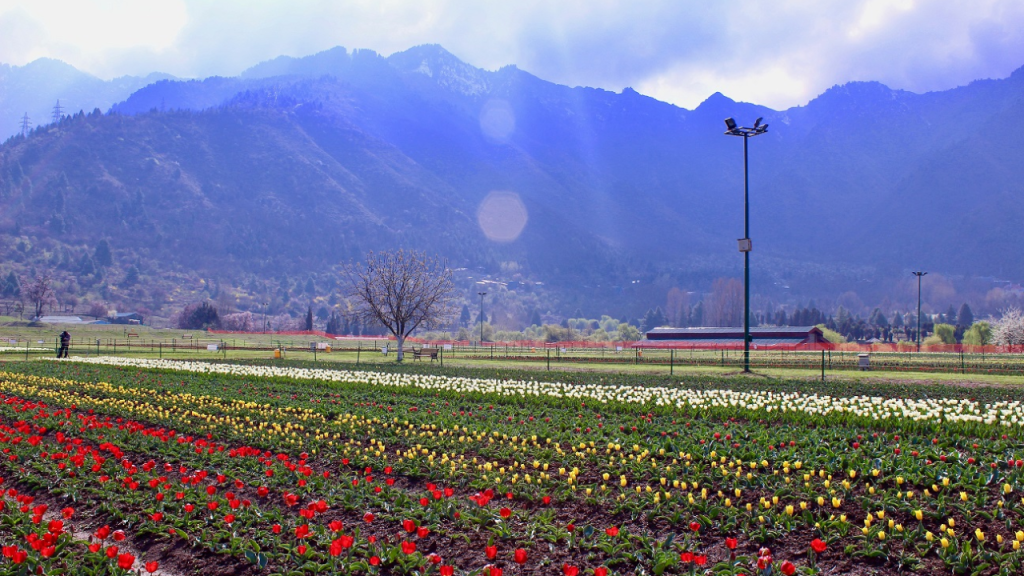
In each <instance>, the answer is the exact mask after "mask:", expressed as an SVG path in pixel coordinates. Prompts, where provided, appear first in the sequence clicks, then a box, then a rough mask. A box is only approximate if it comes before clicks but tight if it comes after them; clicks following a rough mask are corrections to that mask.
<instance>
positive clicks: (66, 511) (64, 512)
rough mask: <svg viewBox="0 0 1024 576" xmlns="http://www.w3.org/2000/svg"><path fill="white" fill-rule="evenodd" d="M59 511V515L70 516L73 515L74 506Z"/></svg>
mask: <svg viewBox="0 0 1024 576" xmlns="http://www.w3.org/2000/svg"><path fill="white" fill-rule="evenodd" d="M60 513H61V516H64V518H71V517H72V516H74V515H75V509H74V508H65V509H63V510H61V511H60Z"/></svg>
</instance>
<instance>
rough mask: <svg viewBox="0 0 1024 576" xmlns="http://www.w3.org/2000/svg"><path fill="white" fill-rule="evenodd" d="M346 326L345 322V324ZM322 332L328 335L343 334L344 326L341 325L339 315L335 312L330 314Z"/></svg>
mask: <svg viewBox="0 0 1024 576" xmlns="http://www.w3.org/2000/svg"><path fill="white" fill-rule="evenodd" d="M345 324H347V322H345ZM324 332H327V333H328V334H344V333H345V330H344V326H343V324H342V318H341V315H339V314H338V313H337V312H331V315H330V317H329V318H328V319H327V327H326V328H324Z"/></svg>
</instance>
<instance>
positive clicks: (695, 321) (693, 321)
mask: <svg viewBox="0 0 1024 576" xmlns="http://www.w3.org/2000/svg"><path fill="white" fill-rule="evenodd" d="M703 325H704V301H703V300H701V301H700V302H697V305H696V306H694V307H693V309H692V310H691V311H690V326H697V327H700V326H703Z"/></svg>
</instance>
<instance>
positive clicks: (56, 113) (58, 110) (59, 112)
mask: <svg viewBox="0 0 1024 576" xmlns="http://www.w3.org/2000/svg"><path fill="white" fill-rule="evenodd" d="M62 116H64V107H63V106H61V105H60V100H57V103H56V104H54V105H53V123H54V124H56V123H57V122H60V119H61V117H62Z"/></svg>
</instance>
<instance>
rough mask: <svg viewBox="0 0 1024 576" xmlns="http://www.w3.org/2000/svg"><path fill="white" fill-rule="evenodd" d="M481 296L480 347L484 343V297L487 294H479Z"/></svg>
mask: <svg viewBox="0 0 1024 576" xmlns="http://www.w3.org/2000/svg"><path fill="white" fill-rule="evenodd" d="M477 294H478V295H479V296H480V345H481V346H482V345H483V343H484V296H486V295H487V292H477Z"/></svg>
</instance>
